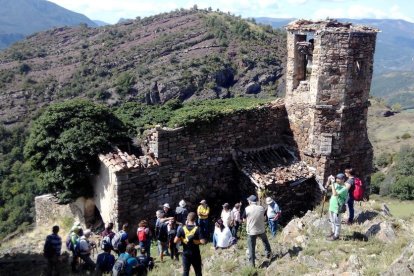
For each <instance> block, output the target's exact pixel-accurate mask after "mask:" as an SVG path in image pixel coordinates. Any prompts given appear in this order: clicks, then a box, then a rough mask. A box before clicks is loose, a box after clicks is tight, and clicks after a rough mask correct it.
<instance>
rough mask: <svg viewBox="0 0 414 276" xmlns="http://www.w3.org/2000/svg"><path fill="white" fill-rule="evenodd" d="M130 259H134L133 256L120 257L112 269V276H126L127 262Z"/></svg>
mask: <svg viewBox="0 0 414 276" xmlns="http://www.w3.org/2000/svg"><path fill="white" fill-rule="evenodd" d="M129 258H133V257H132V256H129V255H127V254H125V255H123V256H120V257H119V258H118V259H117V260H116V262H115V264H114V267H113V268H112V276H119V275H125V273H126V267H127V261H128V259H129Z"/></svg>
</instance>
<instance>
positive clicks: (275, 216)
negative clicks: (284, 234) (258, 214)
mask: <svg viewBox="0 0 414 276" xmlns="http://www.w3.org/2000/svg"><path fill="white" fill-rule="evenodd" d="M266 204H267V211H266V215H267V221H268V223H269V228H270V232H271V233H272V237H273V238H274V237H275V236H276V232H277V224H278V220H279V218H280V216H281V214H282V212H281V211H280V208H279V205H277V203H276V202H275V201H274V200H273V199H272V198H271V197H267V198H266Z"/></svg>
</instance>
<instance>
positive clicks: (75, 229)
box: [66, 223, 83, 272]
mask: <svg viewBox="0 0 414 276" xmlns="http://www.w3.org/2000/svg"><path fill="white" fill-rule="evenodd" d="M82 235H83V231H82V228H81V226H80V223H75V224H74V225H73V226H72V228H71V230H70V232H69V234H68V236H67V238H66V248H67V249H68V250H70V251H71V252H72V261H71V263H70V265H71V268H72V272H77V271H78V270H77V266H78V260H79V254H78V253H77V251H78V250H77V248H78V246H79V239H80V236H82Z"/></svg>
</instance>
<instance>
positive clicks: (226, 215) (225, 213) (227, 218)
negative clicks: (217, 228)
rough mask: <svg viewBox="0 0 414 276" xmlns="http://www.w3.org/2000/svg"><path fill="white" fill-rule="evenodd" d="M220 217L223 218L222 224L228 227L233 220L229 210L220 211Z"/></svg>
mask: <svg viewBox="0 0 414 276" xmlns="http://www.w3.org/2000/svg"><path fill="white" fill-rule="evenodd" d="M221 219H222V220H223V224H224V226H226V227H230V226H231V223H232V222H233V213H232V212H231V210H228V211H225V210H223V211H221Z"/></svg>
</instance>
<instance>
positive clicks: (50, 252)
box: [43, 237, 56, 258]
mask: <svg viewBox="0 0 414 276" xmlns="http://www.w3.org/2000/svg"><path fill="white" fill-rule="evenodd" d="M55 255H56V251H55V249H54V248H53V245H52V243H51V242H50V240H49V237H47V238H46V242H45V246H44V247H43V256H45V257H46V258H52V257H53V256H55Z"/></svg>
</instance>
